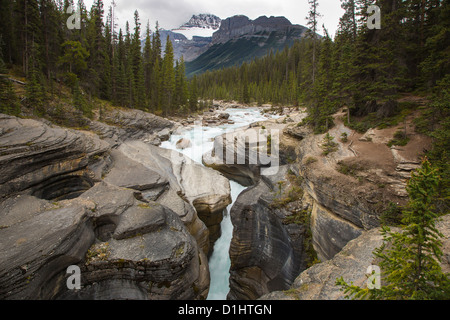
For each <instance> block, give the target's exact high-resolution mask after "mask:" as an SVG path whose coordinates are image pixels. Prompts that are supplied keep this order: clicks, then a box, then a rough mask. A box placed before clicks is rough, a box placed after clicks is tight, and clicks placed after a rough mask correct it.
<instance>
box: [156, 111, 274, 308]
mask: <svg viewBox="0 0 450 320" xmlns="http://www.w3.org/2000/svg"><path fill="white" fill-rule="evenodd" d="M224 112H226V113H228V114H230V120H233V121H234V122H235V123H234V124H226V125H221V126H218V127H202V126H195V127H194V128H190V129H187V130H186V131H184V132H183V133H182V134H179V135H172V136H171V138H170V140H169V141H165V142H163V143H162V144H161V147H162V148H166V149H172V150H177V151H179V152H181V153H183V154H185V155H186V156H188V157H189V158H191V159H192V160H194V161H196V162H198V163H202V155H203V154H204V153H206V152H209V151H211V150H212V149H213V147H214V142H213V138H215V137H217V136H219V135H222V134H224V133H226V132H230V131H233V130H235V129H237V128H240V127H243V126H247V125H249V124H250V123H253V122H257V121H262V120H267V118H266V117H264V116H263V115H261V113H260V111H259V109H258V108H251V109H238V108H230V109H227V110H224ZM181 138H187V139H189V140H190V141H191V143H192V146H191V147H190V148H186V149H184V150H178V149H176V143H177V141H178V140H180V139H181ZM230 187H231V198H232V203H231V204H230V205H228V207H227V208H226V210H225V212H224V218H223V220H222V223H221V224H220V227H221V231H222V233H221V236H220V238H219V239H217V241H216V243H215V244H214V251H213V253H212V256H211V258H210V259H209V270H210V275H211V284H210V289H209V295H208V300H226V297H227V294H228V292H229V290H230V286H229V277H230V274H229V271H230V266H231V262H230V256H229V249H230V243H231V238H232V236H233V224H232V223H231V217H230V214H229V213H230V210H231V207H232V206H233V204H234V202H235V200H236V199H237V197H238V196H239V194H240V193H241V192H242V191H244V190H245V187H244V186H242V185H240V184H238V183H237V182H234V181H230Z"/></svg>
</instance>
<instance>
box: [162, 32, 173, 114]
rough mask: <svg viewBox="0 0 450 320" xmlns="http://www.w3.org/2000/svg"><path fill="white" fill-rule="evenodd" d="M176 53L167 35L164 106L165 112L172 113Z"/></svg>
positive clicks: (163, 86)
mask: <svg viewBox="0 0 450 320" xmlns="http://www.w3.org/2000/svg"><path fill="white" fill-rule="evenodd" d="M173 64H174V54H173V45H172V41H170V38H169V36H167V42H166V50H165V51H164V59H163V65H162V73H161V74H162V88H161V89H162V92H161V93H162V99H163V100H162V106H163V108H164V109H163V110H164V113H165V114H167V113H169V114H171V113H172V112H173V109H174V93H175V70H174V66H173Z"/></svg>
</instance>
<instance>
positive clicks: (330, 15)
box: [75, 0, 343, 36]
mask: <svg viewBox="0 0 450 320" xmlns="http://www.w3.org/2000/svg"><path fill="white" fill-rule="evenodd" d="M84 1H85V4H86V7H87V9H88V10H89V9H90V8H91V5H92V3H93V0H84ZM115 1H116V16H117V18H118V21H117V22H118V23H119V26H120V27H122V28H123V26H124V25H125V22H126V21H127V20H128V21H129V23H130V28H131V29H133V26H134V18H133V16H134V11H135V10H138V11H139V15H140V19H141V23H142V25H143V26H144V27H145V25H146V24H147V21H149V22H150V27H151V28H152V29H154V26H155V24H156V21H158V22H159V25H160V27H162V28H164V29H173V28H177V27H179V26H180V25H182V24H183V23H185V22H187V21H189V19H190V18H191V16H192V15H193V14H199V13H212V14H215V15H216V16H218V17H220V18H221V19H226V18H228V17H231V16H234V15H237V14H243V15H246V16H248V17H249V18H250V19H256V18H258V17H259V16H262V15H265V16H268V17H269V16H285V17H286V18H288V19H289V20H290V21H291V22H292V23H293V24H301V25H306V16H307V14H308V0H221V1H217V0H115ZM75 2H76V1H75ZM103 2H104V7H105V15H106V13H107V12H108V8H109V6H110V4H111V2H112V0H104V1H103ZM340 3H341V2H340V1H339V0H319V12H320V13H321V14H322V16H323V17H322V18H320V25H319V26H320V32H319V33H321V34H322V24H325V27H326V28H327V29H328V31H329V33H330V35H331V36H333V35H334V34H335V32H336V29H337V26H338V23H339V18H340V17H341V16H342V14H343V10H342V9H341V6H340ZM143 29H145V28H143Z"/></svg>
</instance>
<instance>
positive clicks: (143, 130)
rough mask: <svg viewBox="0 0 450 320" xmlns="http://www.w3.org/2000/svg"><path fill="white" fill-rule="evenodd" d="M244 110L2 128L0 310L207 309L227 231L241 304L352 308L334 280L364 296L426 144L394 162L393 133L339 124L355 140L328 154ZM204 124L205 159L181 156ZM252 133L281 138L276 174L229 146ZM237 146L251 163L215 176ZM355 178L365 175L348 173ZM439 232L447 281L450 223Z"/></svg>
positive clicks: (420, 140) (4, 123)
mask: <svg viewBox="0 0 450 320" xmlns="http://www.w3.org/2000/svg"><path fill="white" fill-rule="evenodd" d="M246 108H248V107H246V106H242V105H236V104H233V103H225V102H217V103H216V104H215V107H214V109H213V110H210V111H209V112H205V113H204V114H203V115H200V116H198V118H196V119H194V118H191V119H178V120H179V121H178V120H167V119H164V118H161V117H158V116H155V115H152V114H149V113H145V112H142V111H137V110H127V109H114V110H107V111H105V114H104V115H103V118H102V121H100V119H97V120H92V121H90V122H89V123H88V127H87V128H85V129H83V130H73V129H67V128H62V127H58V126H55V125H53V124H51V123H49V122H48V121H45V120H32V119H21V118H16V117H13V116H6V115H0V124H1V125H0V128H1V129H0V130H1V131H0V168H1V172H2V175H1V177H0V179H1V180H0V190H1V202H0V240H1V241H0V250H1V252H2V258H1V260H0V288H1V289H0V298H1V299H99V300H101V299H164V300H169V299H206V298H208V295H209V293H210V292H209V291H210V284H211V283H212V282H213V281H214V280H213V279H212V278H211V274H212V273H213V270H210V266H209V263H212V261H213V259H214V258H213V257H214V253H215V252H214V251H215V249H214V246H215V244H216V243H218V242H219V241H220V238H221V237H222V236H223V234H222V231H223V230H222V227H221V225H223V224H222V222H223V221H225V220H226V219H230V221H231V223H232V229H233V230H232V237H231V235H230V238H231V239H230V240H229V241H230V243H229V262H228V263H229V275H228V276H229V288H228V287H227V288H225V293H226V294H227V298H228V299H258V298H261V299H298V298H301V299H341V298H342V297H343V296H342V293H340V292H339V291H338V290H337V288H335V287H334V286H333V285H334V283H333V281H335V278H334V276H337V275H340V274H345V275H349V276H351V277H352V278H351V279H353V280H355V281H359V282H360V283H362V281H363V279H365V276H364V273H365V270H366V268H367V266H368V265H370V264H372V262H373V261H372V260H373V257H372V255H371V252H372V251H373V249H374V248H376V247H377V246H379V245H380V241H381V237H380V235H379V231H378V227H379V226H380V219H381V215H382V213H383V212H384V211H386V209H387V208H388V206H389V205H390V204H391V203H397V204H404V203H406V201H407V193H406V192H405V185H406V181H407V179H408V177H409V175H410V172H411V171H412V170H414V169H415V168H417V167H418V166H419V164H420V161H419V159H420V152H421V151H422V149H423V148H425V147H427V146H428V145H429V143H430V141H429V139H427V138H426V137H424V136H423V135H420V134H412V132H413V124H412V122H408V125H409V127H408V130H411V137H412V138H411V142H410V143H409V144H408V145H407V146H405V147H401V148H400V147H396V146H393V147H387V146H386V143H385V142H386V141H385V140H386V137H387V136H390V135H391V134H392V133H393V132H394V131H395V130H396V128H387V129H383V130H371V131H370V132H369V133H368V134H366V135H362V134H358V133H357V132H355V131H352V130H350V129H349V128H347V127H345V126H344V124H343V123H342V121H341V120H340V119H341V117H342V116H343V113H337V114H336V115H335V116H334V117H335V126H334V127H333V128H332V129H331V130H330V134H331V135H332V136H334V137H339V136H341V135H342V133H344V132H345V133H347V135H348V137H349V139H348V141H345V142H343V141H340V140H338V139H336V143H337V150H336V151H335V152H333V153H331V154H329V155H323V149H322V147H321V145H322V140H323V135H315V134H314V133H313V132H311V131H310V130H309V129H308V128H307V127H304V126H299V125H298V124H299V123H301V121H302V119H303V118H304V117H305V115H306V114H305V112H304V111H303V110H301V109H297V110H295V109H293V108H284V109H281V110H273V109H271V108H269V107H265V108H263V107H260V108H256V107H254V108H250V109H249V108H248V109H246ZM230 110H234V111H236V112H241V115H242V118H244V119H245V118H247V119H245V121H249V120H248V119H253V115H252V114H251V112H257V114H259V112H260V111H261V114H260V115H259V116H258V117H256V116H255V117H256V118H257V121H255V122H251V123H246V122H245V121H243V122H242V123H240V122H239V121H240V120H239V118H235V117H234V116H233V112H232V111H230ZM227 111H228V112H229V113H228V115H226V114H227ZM230 114H232V116H231V117H230ZM275 114H277V115H276V116H274V115H275ZM197 121H198V122H197ZM195 123H200V124H203V125H204V126H203V127H201V129H200V132H203V133H202V134H203V135H204V137H203V139H202V140H201V141H202V143H201V145H198V144H196V143H195V141H196V140H195V139H193V138H192V139H191V143H192V144H191V145H190V146H189V147H186V148H184V149H183V150H181V149H177V147H176V142H177V141H179V139H180V138H181V137H185V138H187V137H186V136H184V135H183V134H184V133H186V132H189V133H190V132H193V131H192V130H195V129H196V128H197V130H198V127H199V126H198V125H197V126H196V125H195ZM189 130H191V131H189ZM227 130H228V131H227ZM251 130H257V131H258V132H262V133H263V135H264V136H265V138H266V140H264V141H265V143H266V144H267V145H268V141H269V139H268V138H267V137H268V136H271V137H272V136H273V137H275V136H276V137H277V139H276V140H277V141H275V139H273V140H270V141H271V146H270V147H272V149H271V150H275V151H277V152H270V154H269V158H270V159H271V162H270V163H272V164H274V163H276V164H277V165H276V170H268V169H271V167H270V166H269V165H268V164H267V162H262V161H256V162H251V159H250V154H252V153H251V152H250V151H251V150H252V151H253V152H254V153H253V154H256V155H257V157H258V159H260V157H261V156H262V155H266V153H267V149H270V148H269V147H268V148H267V149H266V150H264V148H262V149H261V148H260V146H258V145H256V144H252V143H251V142H250V143H243V144H239V143H235V142H236V139H234V138H229V137H230V136H227V133H229V132H232V133H233V134H234V135H235V136H236V137H237V136H246V135H248V133H249V132H250V131H251ZM275 134H276V135H275ZM369 134H370V139H368V135H369ZM219 137H222V139H220V138H219ZM244 141H245V140H244ZM238 147H240V148H243V149H244V150H245V155H246V158H245V161H244V163H240V164H236V163H231V164H230V163H228V164H224V163H220V162H219V161H217V160H218V159H217V157H216V154H215V152H217V150H223V151H225V154H226V153H227V152H231V151H234V149H235V148H238ZM203 151H207V152H203ZM263 151H264V152H263ZM343 165H347V166H351V167H352V168H357V169H355V173H354V174H346V173H343V171H342V170H338V169H339V168H340V167H342V166H343ZM235 181H236V182H238V184H239V185H240V186H241V188H240V189H239V191H238V192H237V194H234V195H233V197H232V189H233V188H234V187H233V188H232V187H231V185H234V183H235ZM232 198H233V199H232ZM225 209H227V210H226V211H225V212H226V214H225V216H224V210H225ZM227 215H228V216H227ZM439 228H441V230H443V232H444V234H445V239H444V253H445V259H444V260H443V262H442V264H443V268H444V269H445V270H448V269H449V261H450V259H449V256H450V255H449V252H450V251H449V248H450V244H449V241H448V232H447V231H448V230H449V228H448V219H444V220H443V222H441V223H440V225H439ZM218 239H219V240H218ZM225 248H226V249H225V250H226V251H227V252H226V253H228V247H227V246H225ZM349 257H354V258H352V259H350V258H349ZM220 263H223V262H220ZM71 265H77V266H79V267H80V269H81V274H82V277H81V280H82V282H81V289H80V290H68V288H67V286H66V279H67V276H68V275H67V273H66V270H67V268H68V267H69V266H71ZM215 269H216V267H214V270H215ZM227 273H228V272H227ZM222 286H223V285H222ZM222 289H223V288H222ZM228 289H229V291H228ZM214 290H215V289H214Z"/></svg>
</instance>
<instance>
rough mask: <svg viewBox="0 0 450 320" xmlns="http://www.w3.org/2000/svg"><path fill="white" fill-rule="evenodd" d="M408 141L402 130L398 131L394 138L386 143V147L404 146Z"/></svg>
mask: <svg viewBox="0 0 450 320" xmlns="http://www.w3.org/2000/svg"><path fill="white" fill-rule="evenodd" d="M409 140H410V138H409V137H408V136H407V135H405V133H404V132H403V131H402V130H399V131H397V132H396V133H395V134H394V138H393V139H392V140H390V141H389V142H388V143H387V146H388V147H389V148H390V147H392V146H406V145H407V144H408V142H409Z"/></svg>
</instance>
